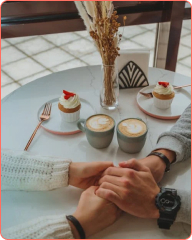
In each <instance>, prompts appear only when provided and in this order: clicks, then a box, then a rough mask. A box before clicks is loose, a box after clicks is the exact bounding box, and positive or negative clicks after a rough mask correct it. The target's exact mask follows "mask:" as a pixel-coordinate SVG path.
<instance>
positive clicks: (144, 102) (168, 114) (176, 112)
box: [137, 85, 191, 119]
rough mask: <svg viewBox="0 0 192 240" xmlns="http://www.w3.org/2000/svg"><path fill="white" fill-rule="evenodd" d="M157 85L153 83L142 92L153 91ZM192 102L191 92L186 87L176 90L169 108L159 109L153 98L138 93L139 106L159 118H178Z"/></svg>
mask: <svg viewBox="0 0 192 240" xmlns="http://www.w3.org/2000/svg"><path fill="white" fill-rule="evenodd" d="M155 86H156V85H151V86H148V87H145V88H143V89H141V90H140V91H141V92H144V93H148V92H152V91H153V89H154V87H155ZM190 102H191V94H190V93H189V92H188V91H186V90H185V89H184V88H182V89H178V90H175V97H174V99H173V102H172V104H171V107H170V108H168V109H158V108H156V107H155V106H154V104H153V98H147V97H144V96H143V95H141V94H140V93H139V92H138V94H137V104H138V106H139V108H140V109H141V110H142V111H143V112H144V113H146V114H148V115H149V116H151V117H154V118H159V119H178V118H179V117H180V116H181V114H182V113H183V112H184V110H185V108H186V107H187V106H188V105H189V104H190Z"/></svg>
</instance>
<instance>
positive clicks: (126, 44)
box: [119, 40, 144, 50]
mask: <svg viewBox="0 0 192 240" xmlns="http://www.w3.org/2000/svg"><path fill="white" fill-rule="evenodd" d="M119 47H120V49H122V50H123V49H140V48H144V47H142V46H141V45H138V44H137V43H135V42H133V41H130V40H122V41H121V42H120V45H119Z"/></svg>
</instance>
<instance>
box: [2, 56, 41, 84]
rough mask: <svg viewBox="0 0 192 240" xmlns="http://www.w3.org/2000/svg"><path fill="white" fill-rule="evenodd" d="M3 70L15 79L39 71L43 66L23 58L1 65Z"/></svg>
mask: <svg viewBox="0 0 192 240" xmlns="http://www.w3.org/2000/svg"><path fill="white" fill-rule="evenodd" d="M2 69H3V71H4V72H5V73H7V74H8V75H9V76H10V77H12V78H13V79H15V80H16V81H17V80H19V79H21V78H25V77H27V76H31V75H32V74H35V73H38V72H41V71H43V70H44V68H43V67H42V66H41V65H39V64H37V63H36V62H35V61H33V60H32V59H30V58H24V59H22V60H19V61H17V62H14V63H10V64H7V65H6V66H3V67H2Z"/></svg>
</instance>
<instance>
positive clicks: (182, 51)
mask: <svg viewBox="0 0 192 240" xmlns="http://www.w3.org/2000/svg"><path fill="white" fill-rule="evenodd" d="M190 54H191V53H190V48H188V47H185V46H183V45H181V44H180V46H179V53H178V61H180V59H182V58H185V57H187V56H189V55H190Z"/></svg>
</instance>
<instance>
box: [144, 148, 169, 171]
mask: <svg viewBox="0 0 192 240" xmlns="http://www.w3.org/2000/svg"><path fill="white" fill-rule="evenodd" d="M149 156H157V157H159V158H161V159H162V160H163V161H164V163H165V164H166V168H165V172H169V171H170V165H171V163H170V161H169V159H168V158H167V157H166V156H165V155H164V154H163V153H160V152H151V153H150V154H149V155H148V156H147V157H149Z"/></svg>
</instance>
